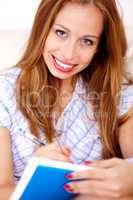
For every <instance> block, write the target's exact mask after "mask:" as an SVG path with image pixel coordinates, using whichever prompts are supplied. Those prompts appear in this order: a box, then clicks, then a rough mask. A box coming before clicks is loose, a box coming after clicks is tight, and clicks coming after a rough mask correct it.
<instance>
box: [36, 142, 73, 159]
mask: <svg viewBox="0 0 133 200" xmlns="http://www.w3.org/2000/svg"><path fill="white" fill-rule="evenodd" d="M70 154H71V151H70V149H68V148H60V146H59V145H58V143H57V142H56V141H55V142H53V143H51V144H47V145H46V146H41V147H39V148H38V149H37V150H36V152H35V153H34V155H35V156H39V157H44V158H48V159H52V160H58V161H64V162H71V160H70V158H69V157H70Z"/></svg>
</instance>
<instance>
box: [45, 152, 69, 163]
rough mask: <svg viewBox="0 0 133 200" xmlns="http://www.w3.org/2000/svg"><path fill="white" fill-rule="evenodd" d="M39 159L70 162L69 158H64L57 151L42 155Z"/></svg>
mask: <svg viewBox="0 0 133 200" xmlns="http://www.w3.org/2000/svg"><path fill="white" fill-rule="evenodd" d="M41 157H44V158H48V159H52V160H57V161H63V162H72V161H71V160H70V158H69V157H67V156H65V155H64V154H61V153H60V152H58V151H54V152H53V151H51V152H49V153H48V154H47V155H46V154H44V155H42V156H41Z"/></svg>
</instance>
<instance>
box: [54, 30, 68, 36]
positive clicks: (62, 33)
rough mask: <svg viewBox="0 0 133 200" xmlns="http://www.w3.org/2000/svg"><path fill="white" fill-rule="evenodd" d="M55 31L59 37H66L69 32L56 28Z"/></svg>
mask: <svg viewBox="0 0 133 200" xmlns="http://www.w3.org/2000/svg"><path fill="white" fill-rule="evenodd" d="M55 33H56V35H57V36H58V37H61V38H65V37H66V36H67V33H66V32H65V31H63V30H60V29H56V30H55Z"/></svg>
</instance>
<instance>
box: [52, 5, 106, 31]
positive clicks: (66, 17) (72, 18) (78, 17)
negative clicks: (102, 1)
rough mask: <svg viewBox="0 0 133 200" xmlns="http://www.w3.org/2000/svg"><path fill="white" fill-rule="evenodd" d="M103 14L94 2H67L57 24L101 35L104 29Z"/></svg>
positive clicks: (56, 20) (57, 18)
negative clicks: (83, 3)
mask: <svg viewBox="0 0 133 200" xmlns="http://www.w3.org/2000/svg"><path fill="white" fill-rule="evenodd" d="M103 20H104V19H103V15H102V13H101V11H100V10H99V9H98V8H97V7H96V6H95V5H92V4H85V5H82V4H78V3H67V4H66V5H65V6H64V7H63V8H62V9H61V10H60V12H59V13H58V15H57V17H56V19H55V24H61V25H63V26H65V27H66V28H68V29H70V30H75V31H76V30H77V31H78V32H79V31H80V32H88V33H91V34H97V35H100V33H101V32H102V29H103Z"/></svg>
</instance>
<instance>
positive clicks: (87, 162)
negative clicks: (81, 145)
mask: <svg viewBox="0 0 133 200" xmlns="http://www.w3.org/2000/svg"><path fill="white" fill-rule="evenodd" d="M84 164H85V165H90V164H92V161H89V160H87V161H85V162H84Z"/></svg>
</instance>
